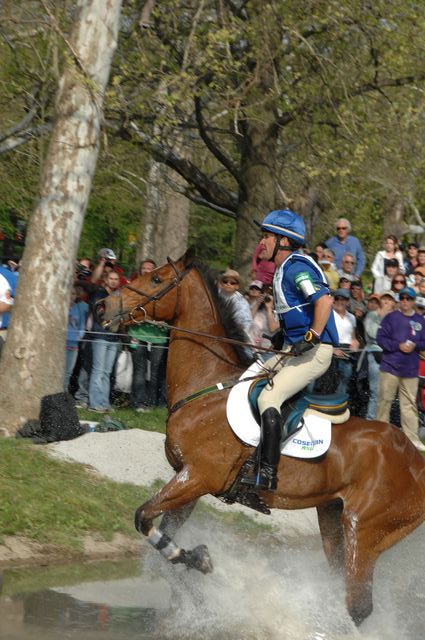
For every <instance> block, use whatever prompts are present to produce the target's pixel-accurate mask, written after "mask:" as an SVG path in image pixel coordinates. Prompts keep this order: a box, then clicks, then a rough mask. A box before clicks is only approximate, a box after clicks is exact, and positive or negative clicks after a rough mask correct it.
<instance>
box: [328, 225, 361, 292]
mask: <svg viewBox="0 0 425 640" xmlns="http://www.w3.org/2000/svg"><path fill="white" fill-rule="evenodd" d="M350 231H351V224H350V221H349V220H347V219H346V218H338V220H337V221H336V236H333V237H332V238H329V239H328V240H326V243H325V244H326V246H327V247H329V249H332V251H333V252H334V254H335V262H336V266H337V267H338V269H342V266H343V265H342V258H343V256H344V254H346V253H350V254H351V255H352V256H354V259H355V271H354V275H355V276H356V280H358V279H359V278H360V276H361V275H362V273H363V269H364V268H365V264H366V258H365V255H364V251H363V248H362V245H361V244H360V241H359V239H358V238H356V237H355V236H350V235H349V233H350Z"/></svg>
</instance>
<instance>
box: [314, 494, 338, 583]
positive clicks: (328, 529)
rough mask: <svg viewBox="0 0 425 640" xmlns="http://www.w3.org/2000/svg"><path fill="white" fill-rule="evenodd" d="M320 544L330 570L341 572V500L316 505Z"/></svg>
mask: <svg viewBox="0 0 425 640" xmlns="http://www.w3.org/2000/svg"><path fill="white" fill-rule="evenodd" d="M316 510H317V518H318V521H319V529H320V536H321V538H322V546H323V550H324V552H325V555H326V558H327V560H328V563H329V566H330V567H331V569H332V570H334V571H336V572H338V573H342V571H343V568H344V531H343V528H342V518H341V516H342V510H343V504H342V501H341V500H337V501H335V502H331V503H329V504H325V505H321V506H318V507H316Z"/></svg>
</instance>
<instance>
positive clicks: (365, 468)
mask: <svg viewBox="0 0 425 640" xmlns="http://www.w3.org/2000/svg"><path fill="white" fill-rule="evenodd" d="M117 302H119V303H120V305H121V307H120V309H117V306H116V305H117ZM100 315H101V316H102V319H103V320H104V321H106V322H107V321H108V319H109V323H110V324H111V323H112V322H115V325H116V321H117V318H119V319H120V320H121V321H122V322H123V323H124V324H131V323H133V322H135V321H136V322H137V321H143V320H144V319H145V318H148V319H153V320H161V321H166V322H168V323H170V324H172V325H173V326H174V327H175V328H173V329H172V331H171V334H170V344H169V353H168V365H167V389H168V403H169V409H171V411H170V412H169V417H168V422H167V436H166V444H165V448H166V455H167V458H168V460H169V462H170V464H171V465H172V466H173V468H174V469H175V471H176V475H175V476H174V477H173V479H172V480H170V482H168V483H167V484H166V485H165V487H163V489H161V491H159V492H158V493H157V494H156V495H154V496H153V497H152V498H151V499H150V500H148V501H147V502H145V503H144V504H142V505H141V506H140V507H139V508H138V509H137V511H136V527H137V529H138V530H139V531H140V532H141V533H143V534H144V535H145V536H147V537H148V540H149V542H150V543H151V544H152V545H153V546H154V547H155V548H156V549H158V550H160V552H161V553H162V554H163V555H164V556H165V557H166V558H167V559H168V560H171V561H172V562H174V563H176V562H183V563H184V564H186V565H187V566H188V567H195V568H197V569H199V570H200V571H202V572H204V573H207V572H208V571H210V570H211V569H212V565H211V561H210V558H209V555H208V551H207V549H206V547H205V546H204V545H200V546H199V547H197V548H196V549H194V550H192V551H185V550H184V549H181V548H179V547H178V546H177V545H176V544H175V543H174V541H173V540H172V537H173V535H174V534H175V532H176V530H177V529H178V527H179V526H180V525H181V524H182V522H184V521H185V520H186V519H187V517H188V516H189V515H190V513H191V511H192V509H193V507H194V505H195V503H196V500H197V499H198V498H199V497H201V496H203V495H205V494H208V493H209V494H212V495H220V494H223V493H226V491H228V490H229V488H230V487H231V486H232V484H233V483H234V481H235V478H236V477H237V475H238V472H239V471H240V469H241V466H242V465H243V464H244V463H245V461H246V460H247V459H248V457H249V456H250V455H251V454H252V452H253V448H252V447H250V446H248V445H246V444H244V443H243V442H241V441H240V440H239V439H238V438H237V437H236V436H235V435H234V433H233V432H232V431H231V429H230V428H229V425H228V423H227V420H226V413H225V407H226V400H227V396H228V391H226V390H223V391H217V392H215V393H209V394H206V395H201V396H200V397H198V398H195V399H193V400H191V401H190V402H186V403H185V402H184V401H185V399H187V398H188V397H189V396H191V395H192V394H194V393H196V392H197V391H199V390H201V389H203V388H206V387H208V386H210V385H215V384H216V383H217V382H223V381H229V380H230V379H234V380H236V379H237V378H238V377H239V376H240V375H241V371H242V368H243V367H242V366H241V361H240V358H238V356H237V354H236V351H235V349H234V347H233V346H232V344H230V343H229V342H226V341H222V340H220V337H223V336H225V335H226V332H225V328H224V324H223V320H222V318H223V315H222V314H221V313H220V303H219V301H218V299H217V296H216V293H215V286H214V282H213V280H212V279H211V278H208V277H207V274H206V269H205V268H204V267H202V265H200V263H199V262H197V261H196V260H194V259H193V258H192V257H191V255H190V254H189V253H188V254H186V255H185V256H183V258H181V259H180V260H178V261H177V262H176V263H173V262H172V261H171V260H169V262H168V264H166V265H164V266H162V267H159V268H158V269H155V270H154V271H152V272H151V273H149V274H146V275H144V276H140V277H138V278H137V279H136V280H134V281H133V282H132V283H131V285H129V286H128V287H126V288H124V289H123V290H122V297H121V299H117V298H114V297H112V296H110V297H109V298H106V299H105V303H104V307H103V309H102V310H101V313H100ZM111 319H112V320H111ZM114 328H115V327H114ZM176 403H179V404H176ZM424 472H425V461H424V459H423V458H422V456H421V454H420V453H419V452H418V451H417V449H416V448H415V447H414V446H413V444H411V442H410V441H409V440H408V438H407V437H406V436H405V435H404V433H403V432H402V431H401V430H400V429H397V428H396V427H394V426H392V425H389V424H384V423H382V422H376V421H366V420H363V419H361V418H355V417H352V418H350V419H349V421H348V422H346V423H344V424H342V425H334V426H333V428H332V444H331V447H330V449H329V450H328V452H327V453H326V454H325V455H323V456H321V457H320V458H316V459H310V460H301V459H297V458H290V457H281V460H280V464H279V485H278V490H277V491H276V492H263V493H262V495H261V499H262V500H263V501H264V503H265V505H267V507H269V508H274V509H305V508H308V507H316V509H317V514H318V520H319V527H320V533H321V537H322V543H323V548H324V551H325V554H326V556H327V559H328V561H329V563H330V565H331V567H332V568H335V569H339V570H342V572H343V574H344V577H345V584H346V603H347V608H348V611H349V613H350V615H351V617H352V618H353V620H354V622H355V623H356V624H360V623H361V622H362V621H363V620H364V619H365V618H366V617H367V616H368V615H369V614H370V613H371V612H372V580H373V571H374V567H375V563H376V560H377V558H378V556H379V555H380V554H381V553H382V552H383V551H384V550H385V549H388V548H389V547H391V546H392V545H393V544H395V543H396V542H398V541H399V540H401V539H402V538H404V537H405V536H406V535H407V534H408V533H409V532H411V531H412V530H413V529H415V528H416V527H417V526H418V525H419V524H421V523H422V521H423V520H424V519H425V473H424ZM161 514H164V517H163V519H162V521H161V525H160V527H159V528H156V527H155V526H154V525H153V520H154V519H155V518H156V517H157V516H159V515H161Z"/></svg>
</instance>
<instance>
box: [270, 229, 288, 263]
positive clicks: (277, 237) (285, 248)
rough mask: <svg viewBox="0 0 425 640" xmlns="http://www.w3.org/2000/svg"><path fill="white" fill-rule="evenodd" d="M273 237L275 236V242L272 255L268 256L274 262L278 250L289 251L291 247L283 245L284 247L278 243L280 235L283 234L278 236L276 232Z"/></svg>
mask: <svg viewBox="0 0 425 640" xmlns="http://www.w3.org/2000/svg"><path fill="white" fill-rule="evenodd" d="M275 237H276V242H275V245H274V249H273V253H272V257H271V258H270V261H271V262H274V259H275V258H276V256H277V253H278V251H291V247H290V246H288V245H285V246H284V247H282V246H281V245H280V241H281V239H282V237H284V236H279V235H277V234H276V236H275Z"/></svg>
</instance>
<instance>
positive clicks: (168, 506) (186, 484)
mask: <svg viewBox="0 0 425 640" xmlns="http://www.w3.org/2000/svg"><path fill="white" fill-rule="evenodd" d="M205 493H206V491H205V489H204V487H203V486H202V484H201V483H200V482H199V480H197V479H196V477H195V476H193V477H191V476H190V473H189V470H188V469H187V468H186V467H184V468H183V469H182V470H181V471H180V472H179V473H178V474H177V475H176V476H174V478H172V480H171V481H170V482H168V484H166V485H165V487H163V488H162V489H161V491H159V493H157V494H155V495H154V496H153V497H152V498H151V499H150V500H148V501H147V502H145V503H144V504H142V505H141V506H140V507H139V508H138V509H137V510H136V513H135V525H136V529H137V530H138V531H139V532H140V533H143V535H145V536H146V537H147V538H148V542H149V543H150V544H151V545H152V546H153V547H154V548H155V549H157V550H158V551H159V552H160V553H161V555H162V556H164V558H166V559H167V560H169V561H170V562H172V563H173V564H178V563H182V564H184V565H185V566H186V567H187V568H188V569H197V570H198V571H201V573H210V572H211V571H212V570H213V566H212V561H211V557H210V555H209V552H208V549H207V547H206V545H199V546H197V547H195V549H192V550H185V549H182V548H180V547H179V546H178V545H177V544H176V543H175V542H174V540H173V537H174V535H175V533H176V532H177V530H178V529H179V528H180V527H181V526H182V525H183V524H184V522H186V520H187V519H188V518H189V516H190V515H191V513H192V511H193V509H194V507H195V505H196V502H197V498H199V497H200V496H201V495H204V494H205ZM162 513H163V514H164V515H163V518H162V520H161V524H160V526H159V528H157V527H155V526H154V525H153V520H154V519H155V518H156V517H157V516H159V515H161V514H162Z"/></svg>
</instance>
